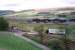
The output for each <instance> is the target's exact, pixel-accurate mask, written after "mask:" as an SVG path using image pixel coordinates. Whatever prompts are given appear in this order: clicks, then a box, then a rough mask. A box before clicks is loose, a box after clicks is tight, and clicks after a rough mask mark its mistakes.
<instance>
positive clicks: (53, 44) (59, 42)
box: [48, 39, 65, 50]
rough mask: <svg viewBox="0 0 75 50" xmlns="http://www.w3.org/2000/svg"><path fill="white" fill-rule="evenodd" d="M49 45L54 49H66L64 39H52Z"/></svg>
mask: <svg viewBox="0 0 75 50" xmlns="http://www.w3.org/2000/svg"><path fill="white" fill-rule="evenodd" d="M48 46H49V47H50V48H51V49H52V50H65V47H64V44H63V41H62V40H55V39H54V40H50V42H49V44H48Z"/></svg>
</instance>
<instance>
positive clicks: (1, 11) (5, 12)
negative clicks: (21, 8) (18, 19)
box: [0, 10, 15, 16]
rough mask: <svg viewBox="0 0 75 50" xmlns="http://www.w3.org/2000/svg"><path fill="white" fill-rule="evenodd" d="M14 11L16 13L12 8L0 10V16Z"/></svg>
mask: <svg viewBox="0 0 75 50" xmlns="http://www.w3.org/2000/svg"><path fill="white" fill-rule="evenodd" d="M13 13H15V11H12V10H0V16H4V15H8V14H13Z"/></svg>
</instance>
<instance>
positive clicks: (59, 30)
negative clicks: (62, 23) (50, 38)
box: [48, 29, 65, 34]
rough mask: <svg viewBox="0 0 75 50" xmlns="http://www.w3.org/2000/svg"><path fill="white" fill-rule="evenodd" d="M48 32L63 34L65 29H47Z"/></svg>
mask: <svg viewBox="0 0 75 50" xmlns="http://www.w3.org/2000/svg"><path fill="white" fill-rule="evenodd" d="M48 33H50V34H65V29H48Z"/></svg>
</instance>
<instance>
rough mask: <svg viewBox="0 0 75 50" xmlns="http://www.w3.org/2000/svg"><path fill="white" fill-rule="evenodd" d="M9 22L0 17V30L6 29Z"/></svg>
mask: <svg viewBox="0 0 75 50" xmlns="http://www.w3.org/2000/svg"><path fill="white" fill-rule="evenodd" d="M8 27H9V23H8V22H7V20H6V19H4V18H3V17H0V31H6V30H8Z"/></svg>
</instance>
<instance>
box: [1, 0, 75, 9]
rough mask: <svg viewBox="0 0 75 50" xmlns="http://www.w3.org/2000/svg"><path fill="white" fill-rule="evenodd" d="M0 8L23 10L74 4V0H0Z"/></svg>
mask: <svg viewBox="0 0 75 50" xmlns="http://www.w3.org/2000/svg"><path fill="white" fill-rule="evenodd" d="M0 2H1V3H0V9H8V10H9V9H10V10H24V9H38V8H57V7H66V6H75V4H74V3H75V1H74V0H0Z"/></svg>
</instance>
